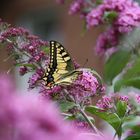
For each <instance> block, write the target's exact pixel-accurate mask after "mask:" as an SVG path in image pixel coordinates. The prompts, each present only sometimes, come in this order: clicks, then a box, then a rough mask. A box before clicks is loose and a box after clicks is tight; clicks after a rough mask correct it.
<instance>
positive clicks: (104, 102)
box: [96, 93, 130, 110]
mask: <svg viewBox="0 0 140 140" xmlns="http://www.w3.org/2000/svg"><path fill="white" fill-rule="evenodd" d="M118 101H123V102H126V103H127V105H128V109H129V101H130V99H129V96H126V95H119V94H118V93H116V94H115V95H112V96H107V95H104V96H103V97H102V98H101V99H100V100H98V102H97V104H96V105H97V107H99V108H101V109H104V110H108V109H111V108H115V105H116V103H117V102H118Z"/></svg>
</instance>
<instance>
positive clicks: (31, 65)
mask: <svg viewBox="0 0 140 140" xmlns="http://www.w3.org/2000/svg"><path fill="white" fill-rule="evenodd" d="M15 66H16V67H20V66H25V67H30V68H33V69H36V66H35V65H33V64H29V63H26V64H15Z"/></svg>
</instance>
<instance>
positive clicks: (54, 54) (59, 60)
mask: <svg viewBox="0 0 140 140" xmlns="http://www.w3.org/2000/svg"><path fill="white" fill-rule="evenodd" d="M72 70H74V65H73V62H72V60H71V58H70V55H69V54H68V52H67V51H66V49H65V48H64V47H63V46H62V45H61V44H60V43H59V42H57V41H50V64H49V67H48V68H47V70H46V72H45V74H44V77H43V80H44V81H45V85H46V86H47V87H50V88H51V87H53V86H54V85H55V84H56V82H57V81H58V80H59V79H60V78H61V77H62V76H63V75H65V74H67V73H68V72H69V71H72Z"/></svg>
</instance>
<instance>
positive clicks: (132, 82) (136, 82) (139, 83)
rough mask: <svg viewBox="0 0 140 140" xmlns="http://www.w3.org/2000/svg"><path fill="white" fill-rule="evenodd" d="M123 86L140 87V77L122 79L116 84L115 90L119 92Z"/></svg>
mask: <svg viewBox="0 0 140 140" xmlns="http://www.w3.org/2000/svg"><path fill="white" fill-rule="evenodd" d="M123 87H135V88H138V89H140V77H134V78H130V79H122V80H119V81H117V82H116V83H115V84H114V91H115V92H118V91H119V90H120V89H121V88H123Z"/></svg>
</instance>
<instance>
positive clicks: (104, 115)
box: [86, 106, 122, 136]
mask: <svg viewBox="0 0 140 140" xmlns="http://www.w3.org/2000/svg"><path fill="white" fill-rule="evenodd" d="M86 111H87V112H89V113H91V114H93V115H96V116H98V117H100V118H101V119H103V120H104V121H106V122H108V123H109V124H110V125H111V126H112V127H113V128H114V129H115V130H116V133H117V134H118V136H121V134H122V127H121V119H120V118H119V116H118V115H117V114H116V113H109V112H104V111H103V110H101V109H99V108H97V107H95V106H88V107H86Z"/></svg>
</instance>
